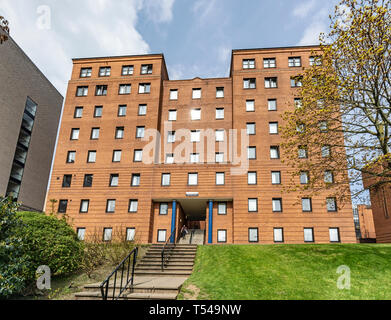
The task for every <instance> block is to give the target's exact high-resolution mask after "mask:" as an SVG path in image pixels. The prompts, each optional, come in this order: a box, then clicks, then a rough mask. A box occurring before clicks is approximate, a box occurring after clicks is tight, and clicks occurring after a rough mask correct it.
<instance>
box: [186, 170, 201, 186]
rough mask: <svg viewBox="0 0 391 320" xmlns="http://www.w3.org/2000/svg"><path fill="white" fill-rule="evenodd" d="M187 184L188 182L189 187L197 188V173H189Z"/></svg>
mask: <svg viewBox="0 0 391 320" xmlns="http://www.w3.org/2000/svg"><path fill="white" fill-rule="evenodd" d="M187 182H188V185H189V186H197V185H198V173H189V175H188V180H187Z"/></svg>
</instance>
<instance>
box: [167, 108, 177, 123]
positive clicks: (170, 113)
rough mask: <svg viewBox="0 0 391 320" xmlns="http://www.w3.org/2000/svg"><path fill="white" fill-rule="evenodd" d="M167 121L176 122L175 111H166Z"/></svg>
mask: <svg viewBox="0 0 391 320" xmlns="http://www.w3.org/2000/svg"><path fill="white" fill-rule="evenodd" d="M168 121H177V111H176V110H169V111H168Z"/></svg>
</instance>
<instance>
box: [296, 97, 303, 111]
mask: <svg viewBox="0 0 391 320" xmlns="http://www.w3.org/2000/svg"><path fill="white" fill-rule="evenodd" d="M294 103H295V108H296V109H300V108H302V107H303V100H302V99H300V98H295V100H294Z"/></svg>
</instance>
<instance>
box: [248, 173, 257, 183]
mask: <svg viewBox="0 0 391 320" xmlns="http://www.w3.org/2000/svg"><path fill="white" fill-rule="evenodd" d="M247 183H248V184H249V185H256V184H257V173H256V172H249V173H248V174H247Z"/></svg>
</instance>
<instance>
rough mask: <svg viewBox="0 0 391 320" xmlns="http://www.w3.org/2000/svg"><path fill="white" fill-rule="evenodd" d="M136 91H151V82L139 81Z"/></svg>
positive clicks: (141, 92) (143, 92)
mask: <svg viewBox="0 0 391 320" xmlns="http://www.w3.org/2000/svg"><path fill="white" fill-rule="evenodd" d="M138 93H140V94H146V93H151V84H150V83H140V85H139V89H138Z"/></svg>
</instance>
